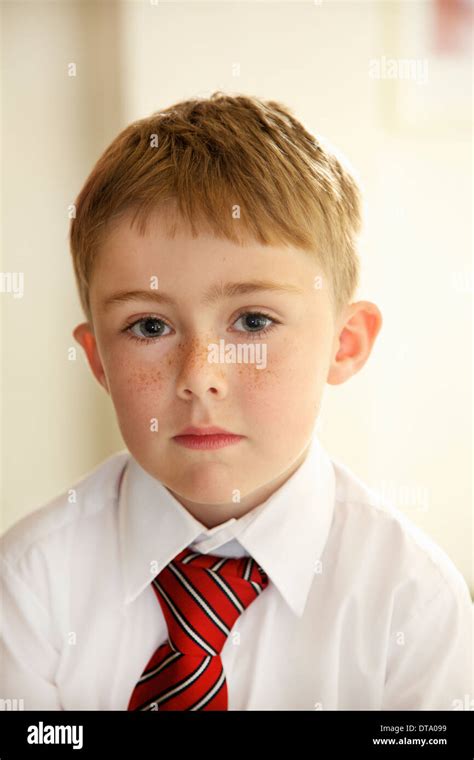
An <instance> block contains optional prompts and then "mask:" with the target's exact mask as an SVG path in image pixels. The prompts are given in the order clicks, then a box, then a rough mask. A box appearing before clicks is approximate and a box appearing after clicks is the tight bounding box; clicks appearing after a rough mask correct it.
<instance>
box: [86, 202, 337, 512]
mask: <svg viewBox="0 0 474 760" xmlns="http://www.w3.org/2000/svg"><path fill="white" fill-rule="evenodd" d="M319 275H321V270H320V269H319V268H318V265H317V263H316V262H315V260H314V259H313V258H311V256H310V255H309V254H307V253H305V252H303V251H300V250H298V249H294V248H286V247H283V246H282V247H273V246H271V247H268V246H261V245H259V244H258V243H251V244H249V245H247V246H245V247H241V246H238V245H236V244H234V243H231V242H230V241H227V240H219V239H217V238H215V237H213V236H211V235H202V236H199V237H198V238H196V239H193V238H192V237H191V234H190V233H189V234H188V233H187V232H186V231H185V230H184V229H182V230H181V231H180V233H179V234H177V235H176V237H175V238H174V239H171V238H168V237H167V236H166V235H165V234H164V231H163V228H162V226H160V224H159V216H158V215H155V217H154V218H153V220H152V223H150V225H149V228H148V231H147V234H146V236H144V237H142V236H140V235H139V234H138V232H136V230H132V229H131V227H130V225H129V218H128V217H124V218H123V219H122V221H121V222H120V223H119V224H118V225H117V226H116V227H115V228H114V230H113V231H112V232H111V233H110V235H109V236H108V237H107V239H106V241H105V243H104V246H103V247H102V248H101V251H100V254H99V257H98V260H97V262H96V265H95V269H94V273H93V278H92V284H91V291H90V299H91V310H92V319H93V324H94V331H95V337H96V341H97V347H98V351H99V354H100V359H101V362H102V366H103V370H104V374H105V377H106V379H107V383H108V388H109V392H110V395H111V398H112V401H113V404H114V407H115V410H116V413H117V418H118V423H119V426H120V430H121V432H122V435H123V438H124V441H125V443H126V445H127V447H128V449H129V450H130V452H131V453H132V455H133V456H134V457H135V459H136V460H137V461H138V462H139V464H140V465H141V466H142V467H143V468H144V469H145V470H146V471H147V472H148V473H149V474H151V475H152V476H153V477H155V478H157V479H158V480H160V481H161V482H162V483H164V485H165V486H167V487H168V488H169V489H170V490H171V491H173V492H174V493H175V494H176V495H179V496H180V497H181V498H182V499H183V500H190V501H193V502H200V503H208V504H217V503H229V502H232V500H233V495H234V493H235V489H238V490H239V491H240V498H241V499H243V498H245V497H247V496H249V495H250V494H252V493H253V492H256V491H257V490H259V489H262V488H264V487H265V485H266V484H268V483H270V482H271V481H274V480H275V479H277V478H278V477H279V476H281V475H282V473H284V472H285V471H287V470H288V469H289V468H290V467H291V465H292V464H293V463H294V462H295V461H296V460H297V458H298V457H299V456H300V455H301V453H302V452H303V450H304V449H305V448H306V446H307V445H308V443H309V440H310V438H311V434H312V431H313V427H314V424H315V420H316V417H317V414H318V410H319V405H320V401H321V396H322V393H323V389H324V385H325V382H326V378H327V373H328V368H329V363H330V358H331V357H330V353H331V346H332V341H333V337H334V327H333V321H332V311H331V305H330V298H329V293H328V288H327V287H326V281H325V279H324V278H323V280H322V283H323V285H322V287H319V288H318V287H315V279H316V278H317V277H318V276H319ZM153 278H155V280H153ZM156 278H158V288H157V289H156V287H155V288H154V287H153V285H154V284H155V285H156ZM257 280H258V281H265V282H268V281H271V282H276V283H279V284H280V285H281V284H284V285H286V286H289V287H290V288H291V289H292V292H283V291H281V292H280V291H271V290H267V289H265V290H263V289H258V290H253V291H248V292H237V293H236V292H234V293H233V294H227V295H222V296H221V297H216V298H214V299H211V298H209V299H207V300H206V301H204V295H205V294H208V292H209V290H210V289H211V288H212V287H213V286H219V285H224V284H226V283H241V282H245V283H248V282H251V281H252V282H253V281H257ZM150 285H151V286H152V287H150ZM137 290H141V291H148V293H149V294H150V296H152V295H154V296H155V297H156V296H167V297H169V299H172V300H164V299H163V300H162V301H160V302H159V301H158V300H154V301H153V300H151V297H150V299H147V298H146V297H145V296H140V297H138V298H134V299H133V300H127V301H122V302H120V301H117V302H112V303H110V304H109V305H107V301H108V300H109V299H110V298H111V297H112V296H114V295H116V294H117V293H119V292H123V291H137ZM214 295H215V294H214ZM221 340H223V341H224V346H228V344H233V345H234V347H235V355H236V356H238V346H239V345H241V344H247V346H249V348H248V349H247V354H243V353H242V354H241V358H243V359H244V357H245V356H247V362H245V360H242V361H241V362H240V363H239V362H232V363H227V362H222V361H220V362H219V361H217V362H216V361H210V358H211V353H210V351H209V348H208V347H209V346H210V345H211V344H214V345H216V346H219V341H221ZM257 344H260V347H258V345H257ZM252 346H253V348H252ZM227 350H228V349H227ZM265 350H266V356H265V354H264V351H265ZM252 351H253V353H251V352H252ZM227 356H229V354H227ZM252 357H253V360H252ZM259 357H260V358H259ZM264 357H265V359H264ZM221 358H222V354H221ZM259 365H260V366H261V368H260V369H259ZM265 365H266V366H265ZM189 425H194V426H197V427H200V426H201V427H208V426H211V425H215V426H219V427H221V428H224V429H225V430H227V431H230V432H232V433H235V434H240V435H242V436H244V437H243V438H242V439H241V440H240V442H239V443H237V444H235V445H231V446H226V447H224V448H219V449H211V450H202V449H200V450H195V449H188V448H184V447H182V446H180V445H179V444H177V443H176V441H175V440H173V436H176V435H178V434H179V433H180V432H181V431H182V430H183V429H184V428H185V427H187V426H189ZM156 428H158V429H156Z"/></svg>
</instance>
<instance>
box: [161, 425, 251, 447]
mask: <svg viewBox="0 0 474 760" xmlns="http://www.w3.org/2000/svg"><path fill="white" fill-rule="evenodd" d="M242 438H245V436H243V435H236V434H235V433H229V432H228V431H227V430H223V429H222V428H219V427H208V428H196V427H187V428H185V429H184V430H183V431H182V432H181V433H180V434H179V435H175V436H173V440H174V441H176V443H178V444H179V445H180V446H184V447H185V448H187V449H222V448H223V447H224V446H232V445H234V444H236V443H239V441H241V440H242Z"/></svg>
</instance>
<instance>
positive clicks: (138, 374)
mask: <svg viewBox="0 0 474 760" xmlns="http://www.w3.org/2000/svg"><path fill="white" fill-rule="evenodd" d="M161 382H162V372H161V370H159V369H156V368H155V369H153V370H150V371H149V372H145V370H143V369H139V370H136V371H134V372H132V373H131V375H130V383H131V384H132V385H133V386H134V387H135V388H142V389H144V388H152V387H155V386H156V385H160V384H161Z"/></svg>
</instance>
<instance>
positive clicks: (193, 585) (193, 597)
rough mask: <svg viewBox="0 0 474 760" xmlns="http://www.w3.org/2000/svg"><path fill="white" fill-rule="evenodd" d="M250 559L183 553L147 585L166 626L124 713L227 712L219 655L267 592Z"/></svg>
mask: <svg viewBox="0 0 474 760" xmlns="http://www.w3.org/2000/svg"><path fill="white" fill-rule="evenodd" d="M267 585H268V576H267V574H266V573H265V571H264V570H263V569H262V568H261V567H259V566H258V565H257V564H256V562H255V561H254V560H253V559H252V557H240V558H238V559H234V558H226V557H217V556H215V555H212V554H200V553H198V552H193V551H192V550H191V549H189V548H187V549H183V550H182V551H181V552H180V553H179V554H178V555H177V556H176V557H175V559H174V560H172V562H170V563H169V565H167V566H166V567H165V568H164V569H163V570H162V571H161V572H160V573H159V574H158V575H157V576H156V578H155V579H154V580H153V581H152V586H153V589H154V591H155V594H156V596H157V598H158V601H159V603H160V605H161V609H162V610H163V614H164V616H165V619H166V623H167V626H168V641H167V642H166V643H164V644H161V646H159V647H158V649H157V650H156V652H155V653H154V655H153V656H152V657H151V659H150V660H149V662H148V663H147V665H146V667H145V670H144V671H143V674H142V676H141V678H140V680H139V681H138V683H137V685H136V686H135V688H134V690H133V692H132V695H131V697H130V701H129V703H128V708H127V710H227V709H228V701H227V682H226V677H225V673H224V668H223V666H222V660H221V656H220V653H221V651H222V648H223V646H224V644H225V642H226V640H227V637H228V635H229V634H230V632H231V629H232V626H233V625H234V623H235V621H236V620H237V618H238V617H239V615H241V614H242V612H244V611H245V609H246V608H247V607H248V606H249V605H250V604H252V602H253V601H254V600H255V599H256V598H257V596H258V595H259V594H260V593H261V592H262V591H263V590H264V589H265V588H266V587H267Z"/></svg>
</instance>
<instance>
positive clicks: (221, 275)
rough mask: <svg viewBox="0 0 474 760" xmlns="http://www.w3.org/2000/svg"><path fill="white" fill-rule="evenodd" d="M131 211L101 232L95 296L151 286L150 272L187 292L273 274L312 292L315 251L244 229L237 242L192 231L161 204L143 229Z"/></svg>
mask: <svg viewBox="0 0 474 760" xmlns="http://www.w3.org/2000/svg"><path fill="white" fill-rule="evenodd" d="M132 216H133V215H132V213H131V212H129V213H127V214H124V215H123V216H122V218H120V219H118V220H116V221H115V222H114V224H113V225H112V226H111V227H110V229H109V231H108V232H107V234H106V235H105V236H104V239H103V242H102V244H101V246H100V250H99V253H98V259H97V262H96V265H95V268H94V276H93V277H92V283H91V295H92V296H93V298H94V300H97V299H100V300H102V299H103V298H104V296H106V295H107V294H110V293H111V292H112V291H113V292H117V291H123V290H124V289H125V288H127V289H129V290H133V289H137V290H138V289H145V288H147V287H148V288H149V287H150V282H151V278H155V280H156V278H158V288H163V289H164V290H166V291H167V292H168V291H175V292H183V291H184V292H186V293H187V295H188V297H189V296H191V295H192V296H194V295H196V296H197V295H198V294H201V295H204V296H205V297H207V296H208V295H212V290H213V288H214V289H215V288H216V287H218V286H220V285H222V283H224V282H226V283H227V282H231V281H232V282H236V281H237V280H238V281H240V282H243V281H244V280H262V281H263V280H265V281H269V280H271V281H272V282H274V283H277V284H278V283H282V284H283V283H284V284H285V285H288V286H289V289H292V288H293V289H295V290H296V289H299V290H300V291H305V290H306V291H307V292H308V293H310V292H311V290H312V289H313V288H314V279H315V277H316V276H317V275H319V274H320V273H321V272H320V268H319V266H318V264H317V261H316V258H315V256H314V255H311V254H309V253H308V252H306V251H302V250H301V249H298V248H294V247H292V246H289V245H285V244H280V245H262V244H261V243H259V242H258V241H256V240H255V239H252V238H250V237H249V236H248V235H247V236H246V237H244V236H243V235H242V236H241V242H240V243H236V242H233V241H231V240H228V239H226V238H221V237H217V236H216V235H215V234H214V233H213V232H212V231H211V230H209V229H208V228H206V227H205V226H204V227H203V228H202V229H200V230H199V234H198V235H197V236H193V234H192V230H191V229H190V227H189V225H187V224H186V223H184V221H183V220H182V219H181V218H180V217H178V216H176V215H172V216H171V217H170V216H169V215H167V213H166V212H165V211H163V210H161V211H155V212H153V214H152V215H151V216H150V217H149V219H148V223H147V227H146V230H145V231H144V233H143V234H142V232H141V231H140V230H139V229H138V225H134V226H132ZM173 224H174V225H175V227H174V229H173V231H172V234H170V230H171V228H172V226H173ZM155 287H156V285H155ZM276 290H277V289H275V292H276ZM229 294H230V293H229Z"/></svg>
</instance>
